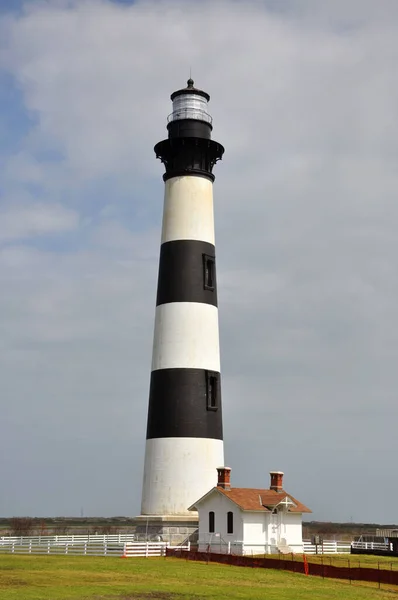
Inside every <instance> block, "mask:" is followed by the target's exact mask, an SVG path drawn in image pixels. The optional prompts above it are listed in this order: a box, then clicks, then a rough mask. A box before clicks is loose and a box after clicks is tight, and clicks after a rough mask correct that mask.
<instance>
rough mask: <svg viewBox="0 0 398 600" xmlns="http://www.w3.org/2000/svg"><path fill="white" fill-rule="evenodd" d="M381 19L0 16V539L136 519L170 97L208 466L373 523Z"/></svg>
mask: <svg viewBox="0 0 398 600" xmlns="http://www.w3.org/2000/svg"><path fill="white" fill-rule="evenodd" d="M397 62H398V3H397V2H396V0H391V1H389V0H378V2H374V1H373V0H335V1H334V2H332V3H331V2H318V1H317V0H286V1H284V0H280V1H279V2H276V1H268V2H266V1H262V0H248V1H247V0H245V1H243V0H236V1H232V0H229V1H214V0H201V2H194V3H193V2H192V3H191V2H186V1H182V0H156V1H155V0H140V1H138V2H135V3H131V2H126V1H124V2H120V1H119V2H118V1H117V0H114V1H110V0H47V1H46V0H31V1H29V2H25V3H24V2H19V1H18V2H11V1H10V0H5V1H4V0H2V2H1V8H0V282H1V294H0V332H1V333H0V410H1V415H2V419H1V424H0V431H1V435H0V482H1V485H0V515H1V516H13V515H16V516H17V515H32V516H46V515H54V516H69V515H80V514H81V512H83V514H84V515H87V516H110V515H127V516H135V515H137V514H139V510H140V497H141V483H142V472H143V459H144V446H145V431H146V416H147V403H148V389H149V377H150V364H151V352H152V337H153V324H154V314H155V294H156V284H157V267H158V256H159V245H160V227H161V219H162V203H163V186H164V184H163V181H162V174H163V168H162V165H161V164H160V162H159V161H157V160H156V158H155V154H154V152H153V146H154V144H155V143H157V142H158V141H160V140H161V139H164V138H165V137H166V134H167V132H166V118H167V115H168V114H169V113H170V112H171V102H170V99H169V97H170V93H171V92H173V91H174V90H176V89H179V88H181V87H184V86H185V85H186V80H187V78H188V76H189V70H190V68H192V75H193V78H194V79H195V84H196V85H197V86H198V87H200V88H202V89H205V90H206V91H207V92H209V93H210V95H211V101H210V104H209V111H210V113H211V114H212V116H213V119H214V130H213V139H215V140H217V141H219V142H220V143H222V144H223V145H224V146H225V149H226V151H225V155H224V158H223V160H222V161H221V162H220V163H218V164H217V166H216V169H215V174H216V181H215V185H214V196H215V218H216V245H217V273H218V295H219V317H220V336H221V340H220V341H221V364H222V393H223V414H224V439H225V455H226V464H227V465H228V466H230V467H231V468H232V485H235V486H239V487H244V486H248V487H264V488H266V487H268V486H269V471H270V470H273V469H276V470H282V471H284V472H285V481H284V483H285V488H286V490H287V491H288V492H290V493H291V494H293V495H294V496H295V497H297V498H298V499H299V500H301V501H302V502H304V503H305V504H306V505H308V506H310V507H311V508H312V510H313V514H312V515H311V516H309V517H308V519H316V520H327V521H350V520H353V521H357V522H359V521H362V522H378V523H397V522H398V514H397V510H396V506H395V505H396V503H395V502H392V499H393V498H394V497H396V496H397V494H398V479H397V475H396V455H397V452H398V437H397V434H396V423H397V416H398V415H397V402H396V393H397V392H396V390H397V387H398V385H397V383H398V377H397V363H398V303H397V295H398V275H397V267H396V257H397V256H398V237H397V233H396V231H397V227H398V205H397V201H396V199H397V195H398V169H397V158H398V79H397V74H396V65H397Z"/></svg>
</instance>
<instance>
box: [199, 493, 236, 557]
mask: <svg viewBox="0 0 398 600" xmlns="http://www.w3.org/2000/svg"><path fill="white" fill-rule="evenodd" d="M198 509H199V510H198V512H199V551H207V550H208V546H209V544H210V545H211V551H212V552H221V553H226V552H227V549H228V543H231V542H232V543H233V542H235V541H236V540H239V541H242V540H243V518H242V517H243V514H242V511H241V510H240V508H239V507H238V506H236V505H235V504H234V503H232V502H230V501H229V500H228V499H227V498H226V497H225V496H223V495H222V494H219V493H218V492H216V491H214V492H213V493H212V494H211V495H210V496H209V497H208V498H206V499H205V500H203V502H201V503H200V506H198ZM210 511H214V514H215V527H214V529H215V533H210V532H209V512H210ZM229 511H231V512H232V513H233V524H234V531H233V533H232V534H229V533H227V513H228V512H229Z"/></svg>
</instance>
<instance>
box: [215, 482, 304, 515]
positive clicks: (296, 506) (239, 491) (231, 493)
mask: <svg viewBox="0 0 398 600" xmlns="http://www.w3.org/2000/svg"><path fill="white" fill-rule="evenodd" d="M214 489H216V490H217V491H218V492H220V493H221V494H223V495H224V496H226V497H227V498H229V499H230V500H232V502H234V503H235V504H237V505H238V506H239V508H241V509H242V510H259V511H266V512H270V511H271V510H272V509H273V508H275V506H276V505H277V504H280V503H281V502H282V501H283V500H285V499H286V498H287V499H288V500H290V501H291V502H293V504H287V508H288V511H289V512H294V513H310V512H312V511H311V509H310V508H308V507H307V506H305V505H304V504H302V503H301V502H299V501H298V500H296V498H294V497H293V496H291V495H290V494H288V493H287V492H285V491H284V490H281V491H280V492H276V491H275V490H262V489H257V488H231V489H229V490H225V489H224V488H221V487H217V488H214Z"/></svg>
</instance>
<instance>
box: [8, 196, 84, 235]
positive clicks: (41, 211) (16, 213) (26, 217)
mask: <svg viewBox="0 0 398 600" xmlns="http://www.w3.org/2000/svg"><path fill="white" fill-rule="evenodd" d="M78 224H79V217H78V214H77V213H76V212H74V211H72V210H70V209H67V208H65V207H63V206H60V205H57V204H53V205H51V204H42V203H32V204H30V205H28V206H11V207H10V206H9V207H7V208H5V209H3V210H0V242H4V241H9V240H14V239H21V238H27V237H32V236H40V235H47V234H57V233H62V232H65V231H72V230H74V229H76V228H77V227H78Z"/></svg>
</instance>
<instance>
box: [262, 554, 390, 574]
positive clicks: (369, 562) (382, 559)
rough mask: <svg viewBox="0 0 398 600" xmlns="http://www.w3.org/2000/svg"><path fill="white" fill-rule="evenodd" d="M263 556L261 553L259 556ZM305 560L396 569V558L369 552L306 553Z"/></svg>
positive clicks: (300, 557) (299, 555)
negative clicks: (373, 554) (374, 554)
mask: <svg viewBox="0 0 398 600" xmlns="http://www.w3.org/2000/svg"><path fill="white" fill-rule="evenodd" d="M261 557H263V555H262V556H261ZM306 557H307V561H308V562H309V563H318V564H320V563H323V564H325V565H332V566H333V567H348V566H350V567H364V568H369V569H378V568H379V565H380V569H388V570H390V569H391V570H393V571H397V570H398V558H397V557H394V556H393V557H387V556H372V555H370V554H325V555H324V556H322V555H320V554H318V555H316V554H306ZM266 558H275V555H274V556H273V555H272V554H271V555H266ZM281 558H284V559H285V560H291V554H288V555H287V556H286V555H285V556H282V555H281ZM294 560H295V562H296V561H300V562H303V556H302V555H301V554H296V555H295V556H294Z"/></svg>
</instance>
